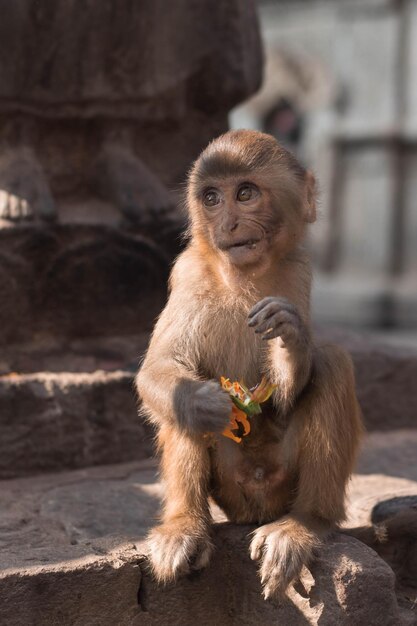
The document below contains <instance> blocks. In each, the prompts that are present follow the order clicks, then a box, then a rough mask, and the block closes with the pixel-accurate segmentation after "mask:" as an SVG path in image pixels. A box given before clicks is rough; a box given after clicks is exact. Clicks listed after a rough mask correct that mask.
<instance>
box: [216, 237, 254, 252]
mask: <svg viewBox="0 0 417 626" xmlns="http://www.w3.org/2000/svg"><path fill="white" fill-rule="evenodd" d="M259 242H260V239H241V240H240V241H235V242H234V243H229V244H224V246H222V249H223V250H235V249H236V248H248V249H249V250H254V249H255V248H256V245H257V244H258V243H259Z"/></svg>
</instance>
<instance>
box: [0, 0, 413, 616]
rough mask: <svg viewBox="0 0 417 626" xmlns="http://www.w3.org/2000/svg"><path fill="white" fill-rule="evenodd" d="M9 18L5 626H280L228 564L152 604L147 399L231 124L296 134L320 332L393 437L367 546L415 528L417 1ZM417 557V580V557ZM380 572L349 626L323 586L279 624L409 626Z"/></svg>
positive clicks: (139, 2) (5, 11) (364, 462)
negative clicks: (141, 375) (197, 164)
mask: <svg viewBox="0 0 417 626" xmlns="http://www.w3.org/2000/svg"><path fill="white" fill-rule="evenodd" d="M0 5H1V14H0V487H1V488H0V579H1V580H2V584H1V585H0V624H7V625H8V626H14V625H15V624H16V626H23V625H26V624H36V625H39V626H42V625H44V624H45V625H46V626H49V625H50V624H58V623H59V624H61V623H62V624H82V626H84V625H90V624H100V625H102V626H106V625H109V626H113V625H114V624H120V625H121V626H122V625H123V626H124V625H129V626H130V625H131V624H133V623H135V624H136V623H138V624H139V623H140V624H142V623H145V622H146V623H147V624H148V623H151V622H152V623H158V624H162V623H164V624H165V623H167V624H168V623H172V619H173V617H172V616H173V615H179V614H181V611H182V610H183V609H184V607H186V611H187V615H189V616H190V619H191V618H192V623H193V624H194V623H195V622H196V621H197V623H198V620H199V615H201V611H199V610H198V607H197V611H196V612H195V614H194V612H193V611H194V609H193V608H192V607H193V606H194V603H197V604H198V602H199V598H204V599H205V601H207V603H211V604H212V606H215V607H217V608H216V610H217V609H219V610H220V611H222V610H223V609H222V607H223V606H227V611H226V612H227V616H228V617H229V618H230V620H229V621H230V623H232V622H233V623H250V620H251V617H250V616H249V617H248V615H247V614H246V613H247V611H248V610H250V608H251V607H252V608H253V610H254V613H253V615H254V616H255V617H254V618H253V620H252V622H253V623H258V617H259V615H261V612H263V610H264V609H260V611H261V612H259V611H258V608H257V607H258V605H256V604H253V602H255V596H256V593H255V595H254V593H253V592H254V588H253V587H252V584H251V585H250V589H249V592H248V593H246V591H245V588H244V587H243V588H242V589H243V591H242V589H241V587H240V586H238V587H236V584H235V578H234V576H231V575H230V572H231V571H232V570H230V563H229V561H230V559H229V556H227V563H226V562H222V561H218V563H220V564H221V565H220V566H219V567H218V568H217V569H214V570H211V571H212V572H213V571H214V574H213V576H214V577H215V578H212V579H210V578H208V579H207V578H201V579H200V578H199V577H198V578H197V579H194V578H193V580H192V581H191V580H190V581H189V583H190V585H191V586H192V588H191V587H187V588H186V589H187V590H186V592H185V593H184V589H185V588H182V591H181V587H174V588H172V595H169V594H170V593H171V592H168V595H164V594H161V595H160V593H159V591H158V592H155V593H154V592H153V591H152V588H151V586H149V587H148V582H146V592H145V591H144V590H143V589H141V593H140V594H138V587H139V577H140V576H139V570H138V569H137V568H138V564H139V565H140V562H142V559H140V562H139V563H138V551H139V553H140V550H142V548H141V547H140V546H141V545H142V544H141V541H142V539H143V537H144V536H145V534H146V532H147V530H148V528H149V526H150V524H152V523H153V521H154V520H155V515H156V513H157V510H158V509H159V503H160V497H161V493H162V491H161V485H160V484H159V482H158V478H157V477H156V476H155V471H154V468H153V461H152V460H151V457H152V455H153V453H154V432H153V429H152V428H151V426H150V425H149V424H148V423H147V422H146V421H145V420H144V419H143V417H142V416H140V415H139V416H138V402H139V399H138V398H137V397H136V395H135V391H134V376H135V374H136V372H137V370H138V367H139V366H140V360H141V357H142V355H143V353H144V351H145V350H146V347H147V344H148V341H149V337H150V333H151V331H152V328H153V326H154V323H155V319H156V318H157V316H158V315H159V313H160V311H161V309H162V307H163V306H164V303H165V301H166V296H167V290H166V286H167V280H168V276H169V272H170V269H171V267H172V263H173V261H174V259H175V257H176V256H177V255H178V253H179V252H180V251H181V249H182V247H183V245H184V242H183V239H182V233H183V232H184V228H185V227H186V216H185V214H184V211H183V208H182V202H181V198H182V193H183V189H184V182H185V181H186V176H187V171H188V170H189V168H190V165H191V163H192V162H193V161H194V159H195V158H197V156H198V155H199V153H200V152H201V150H203V149H204V148H205V147H206V145H207V144H208V142H209V141H210V140H212V139H213V138H214V137H216V136H218V135H219V134H221V133H223V132H225V131H226V130H227V129H228V128H229V127H230V126H231V127H234V128H238V127H247V128H258V129H261V130H263V131H266V132H268V133H271V134H273V135H275V136H276V137H277V139H279V141H281V142H283V143H284V144H285V145H286V146H287V147H288V148H289V149H290V150H292V151H294V152H295V153H296V155H297V156H298V158H299V159H300V160H301V161H302V162H303V163H304V164H305V165H307V166H308V167H310V168H311V169H312V170H313V171H314V172H315V174H316V177H317V180H318V182H319V188H320V212H319V219H318V221H317V223H316V224H314V225H313V226H312V228H311V231H310V234H309V239H308V246H309V249H310V252H311V256H312V259H313V263H314V286H313V298H312V305H313V306H312V308H313V319H314V322H315V325H316V327H317V331H318V332H317V336H318V337H319V339H320V340H323V339H324V340H327V339H331V340H334V341H335V342H337V343H339V344H341V345H342V346H344V347H345V348H346V349H347V350H348V351H349V353H350V355H351V356H352V359H353V363H354V367H355V375H356V388H357V395H358V400H359V402H360V406H361V409H362V412H363V417H364V423H365V426H366V429H367V431H368V436H367V437H366V440H365V444H364V449H363V452H362V454H361V458H360V460H359V465H358V472H359V473H358V474H357V475H356V478H355V481H356V482H354V483H352V484H353V487H352V490H350V495H349V498H350V505H349V522H348V523H349V524H351V523H352V524H353V525H356V524H364V523H366V524H367V523H368V522H369V519H370V517H369V515H370V511H371V509H372V507H373V506H374V504H375V503H376V502H377V501H381V500H382V499H383V498H385V499H387V500H388V504H389V503H390V502H391V504H392V500H393V499H394V500H395V502H397V503H398V500H400V501H401V502H402V503H403V504H404V503H405V504H406V505H407V502H410V501H409V500H408V499H407V498H408V497H409V496H410V495H412V496H413V498H412V502H413V503H414V505H413V506H415V493H416V492H417V482H416V481H417V464H416V459H417V453H416V449H417V430H416V416H417V386H416V380H417V352H416V349H417V206H416V205H417V200H416V198H417V0H275V1H272V0H271V1H266V0H259V2H256V1H255V0H195V1H191V0H171V1H167V0H88V2H76V1H75V0H9V1H8V2H7V1H3V2H0ZM333 326H337V328H333ZM381 338H382V339H383V341H381ZM397 496H398V498H397ZM401 496H406V497H405V498H404V499H401ZM395 502H394V504H395ZM401 502H400V505H401ZM401 506H402V505H401ZM407 506H408V505H407ZM392 510H394V509H392ZM392 510H391V511H392ZM381 519H384V518H383V517H382V518H381V517H380V518H378V519H376V518H374V517H372V520H373V521H375V520H376V521H380V520H381ZM400 539H401V538H400ZM406 540H407V542H408V541H409V539H408V535H407V539H406ZM239 541H240V540H239ZM134 546H135V549H133V547H134ZM138 546H139V547H138ZM230 546H232V544H230V545H229V544H228V547H227V550H226V554H227V555H229V553H230V549H229V548H230ZM390 549H391V548H390ZM232 551H233V550H232ZM393 553H395V555H396V557H395V558H397V557H398V561H399V562H400V561H401V565H402V555H406V556H407V558H405V557H404V564H406V563H408V562H409V564H410V571H413V572H416V571H417V568H416V566H415V563H414V561H412V559H414V560H415V554H416V552H415V549H414V552H413V550H412V548H411V543H407V544H404V547H403V548H401V550H399V551H398V552H396V551H395V550H394V551H393ZM338 554H339V553H338ZM349 554H350V553H347V556H348V557H349ZM357 554H358V553H357V548H355V551H354V552H353V553H352V559H353V563H354V567H353V569H351V570H349V569H346V567H347V566H346V563H345V557H343V559H342V561H343V563H342V565H343V572H344V573H343V576H342V577H341V578H340V576H339V574H337V577H336V578H335V579H332V577H331V576H330V575H329V576H327V574H326V575H325V579H326V581H327V582H326V584H329V585H330V587H331V588H332V590H331V593H330V595H328V596H326V598H328V600H326V604H327V606H326V607H325V609H326V612H325V613H323V614H321V608H320V604H321V603H319V602H318V599H320V597H321V595H320V594H321V593H322V591H320V588H321V587H320V585H321V584H322V583H321V582H319V586H318V587H316V585H314V586H313V587H312V590H314V593H313V591H312V594H313V595H311V598H310V599H311V600H312V601H311V602H309V601H308V598H307V597H304V594H303V597H302V598H301V600H300V604H299V605H298V606H299V607H300V608H299V609H297V610H296V617H295V621H294V620H293V621H291V619H286V618H285V617H283V618H282V620H281V617H278V618H277V619H279V620H281V621H282V623H297V624H298V623H303V624H304V623H317V620H319V622H320V624H321V623H325V622H326V623H332V624H338V623H342V622H343V623H352V624H353V623H376V621H375V620H378V618H379V615H380V613H381V615H382V613H384V616H385V612H386V611H385V607H387V606H390V607H391V608H392V607H393V611H394V612H395V611H397V608H395V607H396V606H397V600H396V599H395V596H394V590H393V579H392V576H390V572H389V571H388V572H386V574H385V575H384V576H385V577H381V575H380V574H381V571H380V569H379V568H380V567H381V564H379V566H378V565H377V564H376V562H375V560H374V559H375V558H376V557H375V554H373V556H372V558H371V557H368V558H371V560H369V562H368V561H365V563H367V565H366V566H365V568H364V569H363V572H365V573H366V572H367V571H368V569H369V571H370V572H372V576H370V577H369V579H370V578H372V580H373V585H374V587H373V591H372V592H370V591H369V588H368V582H366V585H365V584H362V582H360V581H361V580H363V581H364V582H365V581H368V580H369V579H368V575H366V577H365V578H364V579H362V578H361V579H359V578H356V576H357V573H358V572H359V570H360V571H361V572H362V565H361V567H360V568H359V565H358V561H357V556H356V555H357ZM398 555H400V556H398ZM413 555H414V556H413ZM349 558H350V557H349ZM337 559H338V561H339V557H337ZM346 562H347V561H346ZM222 563H223V564H222ZM240 563H241V561H236V567H239V568H240V569H241V565H240ZM242 563H243V561H242ZM412 563H413V564H414V565H413V567H414V569H412V570H411V565H412ZM142 565H143V563H142ZM223 565H224V566H223ZM338 567H339V566H338ZM407 567H408V566H407ZM407 567H405V568H404V570H406V569H407ZM367 568H368V569H367ZM340 571H341V570H340V569H338V570H337V572H340ZM375 571H376V572H377V574H376V575H375V576H373V573H374V572H375ZM350 573H352V576H351V575H350ZM144 574H145V575H146V572H144ZM203 576H204V575H203ZM387 576H388V578H387ZM342 579H343V580H342ZM146 580H148V579H147V578H146ZM210 580H212V581H213V584H212V583H211V582H210ZM248 580H249V579H248ZM323 580H324V578H323ZM332 580H333V582H332ZM335 580H336V585H335V587H334V588H335V589H339V590H340V594H341V595H338V596H337V598H339V600H340V598H342V600H343V601H340V602H339V600H337V601H336V599H335V600H334V602H333V600H332V598H333V594H334V590H333V583H334V581H335ZM388 580H389V581H390V582H386V583H385V582H384V581H388ZM207 581H208V582H207ZM355 581H356V583H355ZM381 581H382V582H381ZM411 582H412V586H413V589H411V590H407V589H403V588H402V587H401V588H400V587H398V589H397V594H398V602H399V603H400V605H401V606H402V607H403V608H404V609H405V610H406V611H408V613H411V614H410V615H409V620H408V621H404V622H403V621H402V620H401V619H396V618H393V619H391V618H390V617H389V616H388V617H387V619H388V620H389V621H390V623H398V624H399V623H404V624H405V623H407V624H411V623H412V624H415V614H416V606H417V604H416V592H415V581H411ZM351 583H355V585H359V586H358V590H359V596H358V595H357V594H356V595H355V593H351V591H352V588H351ZM187 584H188V583H187ZM407 584H408V583H407ZM340 585H342V586H341V587H340ZM343 585H346V586H345V587H343ZM330 587H329V589H330ZM391 587H392V588H391ZM210 589H211V591H210ZM349 589H350V591H349ZM149 590H150V591H149ZM190 590H191V592H192V593H191V592H190ZM199 590H200V591H201V593H200V591H199ZM207 590H209V591H210V593H209V594H208V595H207ZM237 590H238V591H237ZM142 591H143V593H142ZM374 592H375V593H374ZM149 593H150V595H149ZM210 594H211V595H210ZM338 594H339V591H338ZM323 597H324V596H323ZM190 598H191V602H192V604H190ZM193 598H194V599H193ZM212 598H213V600H211V599H212ZM242 598H243V599H244V601H243V602H242ZM358 598H359V599H358ZM345 599H346V602H345ZM246 600H247V601H246ZM138 602H139V603H142V608H140V607H139V606H138ZM223 602H224V603H225V604H224V605H223V604H222V603H223ZM363 602H365V604H366V607H367V608H369V611H370V613H369V619H367V618H364V617H363V616H364V615H365V613H361V616H362V617H359V618H358V619H356V618H355V616H356V615H358V613H356V611H357V610H359V611H361V610H362V609H361V608H360V607H362V606H364V605H363ZM386 602H387V603H388V604H387V603H386ZM201 606H204V607H205V606H208V604H207V605H206V604H203V605H200V608H201ZM259 606H260V605H259ZM262 606H264V605H262ZM265 606H266V605H265ZM271 606H272V605H271ZM358 606H359V609H358ZM377 606H378V607H379V611H380V612H379V613H375V610H376V609H375V607H377ZM148 608H149V611H150V612H149V611H148ZM211 608H212V607H210V610H211ZM142 609H143V612H142ZM328 610H330V614H329V613H328ZM390 610H391V609H390ZM154 611H156V613H152V612H154ZM158 611H159V612H158ZM305 611H307V612H308V614H307V613H305ZM332 611H336V613H334V614H333V612H332ZM340 611H342V612H343V613H344V616H343V617H342V618H341V617H340V615H341V613H340ZM225 614H226V613H225ZM262 614H263V613H262ZM152 615H156V618H155V620H156V621H154V618H153V617H152ZM158 615H161V618H160V619H158ZM202 615H203V617H202V618H201V620H200V621H201V623H207V613H206V611H205V609H204V611H203V613H202ZM216 615H217V613H216ZM241 615H242V618H241V617H240V616H241ZM280 615H281V614H280ZM294 615H295V614H294ZM304 615H305V617H303V616H304ZM387 615H388V613H387ZM389 615H391V613H390V614H389ZM376 616H378V617H376ZM148 617H149V618H150V620H151V621H148ZM216 619H217V618H216ZM260 619H261V620H262V617H261V618H260ZM274 619H275V618H274ZM341 619H342V622H341V621H340V620H341ZM239 620H240V621H239ZM248 620H249V621H248ZM323 620H324V621H323ZM346 620H347V622H346ZM364 620H365V621H364ZM267 621H268V620H267ZM270 621H271V620H269V622H270ZM220 622H222V620H221V618H220V621H219V619H217V623H220ZM269 622H268V623H269ZM186 623H188V621H187V620H186ZM190 623H191V622H190ZM228 623H229V622H228ZM384 623H385V622H384Z"/></svg>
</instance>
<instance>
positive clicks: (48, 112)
mask: <svg viewBox="0 0 417 626" xmlns="http://www.w3.org/2000/svg"><path fill="white" fill-rule="evenodd" d="M261 75H262V50H261V43H260V36H259V29H258V22H257V16H256V12H255V4H254V2H252V0H246V1H245V2H241V1H240V0H229V1H228V2H226V3H224V2H217V1H216V0H204V1H203V0H200V1H199V2H192V3H190V2H189V1H188V0H176V2H175V10H173V7H171V6H168V8H167V3H166V2H163V1H161V0H141V2H136V3H135V2H131V0H117V1H116V0H108V1H107V2H106V3H105V4H104V5H103V3H102V2H101V1H100V0H92V1H90V2H88V3H87V4H86V5H85V6H84V7H83V12H82V14H81V15H80V11H79V7H78V5H77V3H73V2H66V1H64V0H43V2H42V3H41V4H40V3H39V2H38V1H37V0H20V1H19V2H15V3H8V4H7V6H6V5H5V6H4V7H3V11H2V20H1V23H0V122H1V128H2V135H1V137H0V190H1V191H2V192H3V193H2V194H0V217H1V218H3V219H4V221H20V220H22V219H27V217H28V216H30V217H31V218H32V219H36V218H38V219H44V220H46V219H54V218H57V219H60V220H61V221H62V219H63V216H64V215H65V214H68V213H71V214H81V215H83V216H84V218H85V217H86V216H89V217H90V219H91V218H92V217H93V214H94V207H95V205H96V203H97V202H98V201H99V202H105V203H106V202H107V203H110V205H111V207H112V208H113V209H115V212H116V214H118V215H119V216H120V215H124V216H125V217H127V218H128V220H130V221H131V223H136V224H141V223H142V222H143V221H145V222H152V220H153V218H155V216H157V215H158V214H160V213H163V214H164V215H165V216H166V215H167V213H168V214H170V215H172V216H173V217H175V214H176V211H175V210H174V208H173V204H174V203H173V200H174V198H175V194H172V197H170V194H169V193H168V188H169V189H170V190H171V187H172V186H174V187H175V188H176V187H177V186H178V184H180V183H182V182H183V180H184V178H185V174H186V172H187V170H188V168H189V166H190V164H191V162H192V161H193V160H194V159H195V158H196V157H197V155H198V154H199V152H200V151H201V150H202V149H203V148H204V147H205V146H206V145H207V143H208V142H209V141H210V140H212V139H213V138H214V137H216V136H217V135H218V134H220V133H222V132H224V131H225V130H227V128H228V120H227V115H228V112H229V111H230V109H231V108H232V107H233V106H235V105H236V104H237V103H238V102H241V101H242V100H243V99H245V98H246V97H248V96H249V95H251V94H252V93H253V92H254V91H256V89H257V88H258V87H259V84H260V81H261ZM28 172H29V173H28ZM40 181H42V183H41V182H40ZM161 183H162V185H161ZM165 185H166V186H167V187H165ZM167 201H168V202H167ZM105 209H106V210H105V211H104V212H106V211H107V209H108V207H107V208H106V207H105ZM161 209H163V211H161ZM102 213H103V212H100V211H99V212H98V216H96V217H98V219H97V222H98V223H103V221H102V220H103V214H102Z"/></svg>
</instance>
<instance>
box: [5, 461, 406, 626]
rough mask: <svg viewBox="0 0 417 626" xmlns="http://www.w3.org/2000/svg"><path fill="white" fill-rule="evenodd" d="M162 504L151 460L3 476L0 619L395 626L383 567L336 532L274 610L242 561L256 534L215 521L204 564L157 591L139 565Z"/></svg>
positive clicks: (40, 623) (148, 625)
mask: <svg viewBox="0 0 417 626" xmlns="http://www.w3.org/2000/svg"><path fill="white" fill-rule="evenodd" d="M160 497H161V487H160V485H159V484H158V482H157V478H156V475H155V467H154V464H153V463H152V462H149V461H144V462H141V463H131V464H125V465H119V466H112V467H101V468H92V469H88V470H77V471H73V472H67V473H61V474H56V475H52V474H50V475H45V476H40V477H37V478H24V479H15V480H10V481H3V482H2V489H1V491H0V511H1V513H0V564H1V565H0V579H1V583H0V623H1V624H3V623H4V624H7V625H8V626H21V625H22V624H25V626H26V624H27V625H28V626H31V625H33V626H50V625H51V624H72V625H73V626H96V625H97V626H99V625H100V626H113V625H114V624H117V625H118V626H119V625H120V626H131V625H132V626H135V625H142V624H143V625H144V626H165V625H168V624H170V625H171V624H174V625H176V624H178V625H181V626H192V625H194V624H195V623H201V624H203V625H213V626H214V625H216V626H217V625H218V624H222V626H223V625H224V626H235V625H236V626H237V625H238V624H239V625H240V624H243V625H246V624H247V625H248V626H249V625H250V626H257V625H259V626H267V625H268V626H269V625H273V624H277V626H278V625H281V624H291V625H294V626H298V625H300V626H301V625H303V626H304V625H305V624H320V626H322V625H323V624H325V625H329V626H330V625H333V624H335V623H337V624H342V625H346V626H348V625H349V626H350V625H351V624H352V623H354V624H370V625H373V624H375V626H377V625H378V626H384V625H387V626H388V625H389V626H394V625H395V626H396V625H397V624H400V623H402V622H401V620H400V613H399V610H398V606H397V601H396V597H395V592H394V576H393V573H392V571H391V570H390V568H389V567H388V566H387V565H386V564H385V563H384V562H383V561H382V560H381V559H380V558H379V557H378V556H377V555H376V554H375V553H374V552H373V551H372V550H370V549H369V548H367V547H366V546H364V545H363V544H361V543H360V542H358V541H357V540H355V539H353V538H350V537H346V536H343V535H335V536H334V537H333V538H332V539H331V540H330V541H328V542H327V543H326V545H325V546H324V547H323V548H322V550H321V551H320V554H319V557H318V559H317V561H316V563H315V564H314V565H313V566H312V567H311V572H310V573H308V572H305V575H304V576H303V579H302V585H301V586H299V587H297V591H296V590H292V591H291V593H290V597H289V600H288V601H287V602H286V603H284V604H282V605H279V606H277V605H274V604H272V603H270V602H265V601H264V600H263V599H262V596H261V593H260V591H261V590H260V584H259V580H258V577H257V572H256V566H255V564H254V563H252V562H251V561H250V559H249V556H248V546H249V537H248V535H249V533H250V531H251V530H252V527H246V526H235V525H231V524H216V525H215V528H214V541H215V544H216V551H215V554H214V558H213V561H212V563H211V565H210V566H209V568H208V569H207V570H205V571H203V572H201V573H198V574H194V575H192V576H190V577H188V578H185V579H183V580H181V581H180V582H178V583H177V584H176V585H169V586H168V587H166V588H164V589H162V588H160V587H157V586H156V585H155V583H154V582H153V581H152V579H151V577H150V576H149V573H148V570H147V564H146V560H145V559H144V553H145V547H144V543H143V539H144V536H145V533H146V531H147V529H148V528H149V527H150V526H152V525H153V524H154V523H155V519H156V514H157V511H158V509H159V505H160ZM217 519H219V518H217ZM404 623H405V622H404Z"/></svg>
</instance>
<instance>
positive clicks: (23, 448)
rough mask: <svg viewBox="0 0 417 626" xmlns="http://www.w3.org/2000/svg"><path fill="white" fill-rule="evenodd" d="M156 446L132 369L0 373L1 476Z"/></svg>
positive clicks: (127, 455) (121, 456)
mask: <svg viewBox="0 0 417 626" xmlns="http://www.w3.org/2000/svg"><path fill="white" fill-rule="evenodd" d="M152 450H153V446H152V432H151V430H150V428H149V427H148V426H147V425H146V423H145V422H144V420H140V419H139V417H138V414H137V406H136V398H135V392H134V389H133V381H132V375H131V373H129V372H121V371H119V372H112V373H110V372H103V371H96V372H94V373H91V374H69V373H64V374H63V373H61V374H47V373H43V374H27V375H20V376H19V375H13V374H12V375H9V376H5V377H0V477H1V478H7V477H12V476H20V475H27V474H30V473H39V472H41V471H53V470H55V471H59V470H62V469H65V468H73V467H85V466H89V465H99V464H104V463H116V462H118V461H129V460H132V459H141V458H145V457H148V456H150V455H151V454H152Z"/></svg>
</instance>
